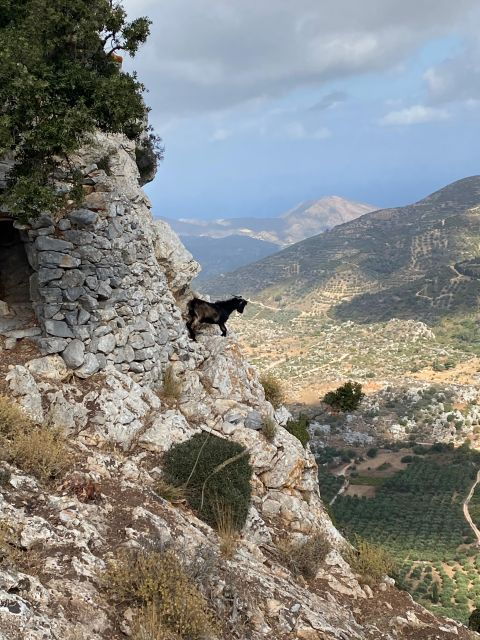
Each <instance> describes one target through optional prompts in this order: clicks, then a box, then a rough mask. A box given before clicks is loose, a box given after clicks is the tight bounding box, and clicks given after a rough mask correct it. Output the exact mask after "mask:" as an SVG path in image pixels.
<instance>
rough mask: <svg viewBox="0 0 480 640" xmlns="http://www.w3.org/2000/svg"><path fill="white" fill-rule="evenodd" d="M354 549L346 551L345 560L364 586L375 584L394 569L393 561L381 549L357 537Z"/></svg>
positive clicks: (388, 554)
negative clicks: (358, 575)
mask: <svg viewBox="0 0 480 640" xmlns="http://www.w3.org/2000/svg"><path fill="white" fill-rule="evenodd" d="M355 547H356V549H351V548H350V549H348V551H347V554H346V558H345V559H346V561H347V562H348V563H349V565H350V566H351V568H352V570H353V571H354V572H355V573H358V574H360V576H361V579H362V582H364V583H365V584H369V585H373V584H376V583H378V582H380V580H381V579H382V578H383V577H384V576H386V575H388V574H389V573H392V571H393V570H394V569H395V560H394V559H393V557H392V556H391V555H390V553H389V552H388V551H386V550H385V549H383V548H382V547H379V546H377V545H375V544H372V543H371V542H368V541H367V540H365V539H363V538H360V537H358V536H357V537H356V538H355Z"/></svg>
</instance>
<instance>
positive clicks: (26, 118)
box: [0, 0, 150, 220]
mask: <svg viewBox="0 0 480 640" xmlns="http://www.w3.org/2000/svg"><path fill="white" fill-rule="evenodd" d="M149 29H150V21H149V20H148V19H147V18H138V19H136V20H134V21H133V22H129V21H128V20H127V16H126V12H125V10H124V9H123V7H122V5H121V4H120V3H118V2H116V1H114V0H0V156H4V155H6V154H9V153H10V154H13V155H14V157H15V160H16V165H15V168H14V170H13V171H11V172H10V174H9V176H8V184H7V188H6V189H5V191H4V192H3V193H2V195H1V201H0V202H1V204H4V205H6V206H7V207H8V209H9V210H10V211H11V212H12V213H13V214H14V215H16V216H18V217H20V218H21V219H23V220H28V219H29V218H33V217H35V216H37V215H38V214H39V213H40V212H41V211H43V210H48V209H54V208H56V207H58V206H59V205H61V197H60V196H59V195H58V194H57V193H56V191H55V189H54V187H53V183H52V180H53V176H54V174H55V170H56V169H57V168H58V164H59V161H61V160H65V159H66V158H68V154H70V153H72V152H73V151H75V150H76V149H78V148H79V147H80V146H81V144H82V143H83V142H84V141H85V136H86V135H87V134H88V133H90V132H92V131H94V130H95V129H100V130H101V131H104V132H107V133H124V134H126V135H127V136H128V137H130V138H132V139H133V138H136V137H138V136H139V134H140V132H141V130H142V127H143V124H142V121H143V120H144V118H145V115H146V111H147V110H146V107H145V105H144V102H143V99H142V92H143V90H144V87H143V85H142V84H141V83H140V82H138V80H137V78H136V76H135V74H128V73H125V72H123V71H122V70H121V68H120V65H119V64H118V62H116V61H115V58H114V57H113V54H114V53H115V52H116V51H125V52H127V53H129V54H130V55H132V56H133V55H135V53H136V52H137V50H138V48H139V46H140V45H141V44H142V43H144V42H145V41H146V39H147V37H148V35H149Z"/></svg>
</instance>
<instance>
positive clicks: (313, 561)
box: [277, 533, 331, 580]
mask: <svg viewBox="0 0 480 640" xmlns="http://www.w3.org/2000/svg"><path fill="white" fill-rule="evenodd" d="M330 548H331V546H330V543H329V541H328V540H327V539H326V537H325V536H324V535H322V534H320V533H317V534H315V535H313V536H310V537H309V538H307V539H306V540H305V541H304V542H300V543H298V542H292V541H291V540H285V539H283V540H280V541H279V542H278V543H277V549H278V552H279V556H280V561H281V563H282V564H283V565H284V566H286V567H287V568H288V569H290V571H291V572H292V573H293V574H294V575H297V576H298V575H302V576H303V577H304V578H306V579H307V580H311V579H313V578H315V576H316V574H317V571H318V568H319V566H320V564H321V563H322V562H323V560H325V557H326V555H327V553H328V552H329V551H330Z"/></svg>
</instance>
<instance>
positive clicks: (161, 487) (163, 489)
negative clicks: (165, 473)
mask: <svg viewBox="0 0 480 640" xmlns="http://www.w3.org/2000/svg"><path fill="white" fill-rule="evenodd" d="M153 490H154V491H155V493H157V494H158V495H159V496H160V497H161V498H163V499H164V500H167V501H168V502H172V503H173V504H175V503H177V502H184V501H185V500H186V491H185V487H176V486H175V485H173V484H170V483H169V482H167V481H166V480H164V479H163V478H158V479H157V480H155V484H154V485H153Z"/></svg>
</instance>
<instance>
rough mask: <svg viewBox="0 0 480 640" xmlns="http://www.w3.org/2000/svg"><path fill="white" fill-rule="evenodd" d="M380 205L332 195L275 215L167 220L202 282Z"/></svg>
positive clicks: (303, 203) (198, 279)
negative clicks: (198, 271) (198, 265)
mask: <svg viewBox="0 0 480 640" xmlns="http://www.w3.org/2000/svg"><path fill="white" fill-rule="evenodd" d="M373 209H374V207H371V206H369V205H365V204H361V203H358V202H352V201H350V200H345V199H344V198H340V197H338V196H329V197H325V198H321V199H319V200H309V201H307V202H302V203H300V204H298V205H297V206H296V207H294V208H293V209H291V210H289V211H287V212H286V213H284V214H282V215H281V216H278V217H272V218H253V217H243V218H225V219H224V218H219V219H217V220H197V219H181V220H175V219H173V218H162V219H163V220H165V221H166V222H168V224H169V225H170V226H171V227H172V229H174V230H175V231H176V232H177V233H178V235H179V236H180V237H181V238H182V241H183V243H184V244H185V246H186V247H187V249H188V250H189V251H190V252H191V253H192V255H193V257H194V258H195V260H197V262H199V263H200V265H201V266H202V272H201V273H200V275H199V276H198V278H197V282H199V281H203V280H205V279H207V278H212V277H217V276H219V275H224V274H225V273H228V272H230V271H233V270H234V269H237V268H238V267H241V266H244V265H247V264H249V263H250V262H254V261H256V260H259V259H261V258H263V257H265V256H268V255H271V254H272V253H274V252H276V251H279V250H280V249H282V248H283V247H285V246H288V245H290V244H293V243H294V242H298V241H299V240H303V239H304V238H308V237H309V236H312V235H315V234H317V233H321V232H323V231H326V230H327V229H331V228H332V227H334V226H335V225H337V224H341V223H342V222H347V221H348V220H353V219H354V218H358V216H361V215H363V214H364V213H367V212H368V211H372V210H373Z"/></svg>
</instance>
